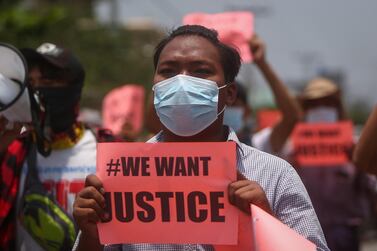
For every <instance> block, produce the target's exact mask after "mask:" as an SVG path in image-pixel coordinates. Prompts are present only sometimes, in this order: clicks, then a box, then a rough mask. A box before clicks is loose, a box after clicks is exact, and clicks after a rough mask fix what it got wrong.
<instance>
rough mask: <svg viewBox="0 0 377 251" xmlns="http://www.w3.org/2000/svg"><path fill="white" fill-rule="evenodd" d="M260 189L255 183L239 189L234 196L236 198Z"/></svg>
mask: <svg viewBox="0 0 377 251" xmlns="http://www.w3.org/2000/svg"><path fill="white" fill-rule="evenodd" d="M258 188H259V187H258V185H256V184H254V183H249V184H247V185H245V186H242V187H240V188H238V189H237V190H236V191H234V194H235V195H236V196H241V194H243V193H245V192H249V191H254V190H258Z"/></svg>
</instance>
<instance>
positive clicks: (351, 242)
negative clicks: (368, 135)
mask: <svg viewBox="0 0 377 251" xmlns="http://www.w3.org/2000/svg"><path fill="white" fill-rule="evenodd" d="M300 100H301V103H302V108H303V110H304V112H305V117H304V118H305V119H304V123H330V124H331V123H338V122H340V121H345V120H346V115H345V112H344V108H343V104H342V99H341V91H340V89H339V87H338V86H337V85H336V84H335V83H333V82H332V81H330V80H328V79H325V78H316V79H313V80H312V81H310V82H309V83H308V85H307V86H306V87H305V89H304V91H303V93H302V95H301V96H300ZM351 151H352V146H350V148H349V150H348V153H351ZM289 152H291V154H292V152H293V149H291V150H290V151H289ZM349 155H350V154H349ZM350 156H351V155H350ZM293 159H295V156H294V153H293ZM294 166H295V167H296V168H297V172H298V174H299V175H300V177H301V179H302V181H303V183H304V185H305V187H306V189H307V190H308V193H309V196H310V198H311V200H312V203H313V206H314V208H315V210H316V213H317V214H318V218H319V221H320V223H321V225H322V228H323V231H324V234H325V237H326V240H327V243H328V246H329V248H330V250H333V251H357V250H359V239H358V227H359V226H360V225H361V223H362V222H363V219H364V218H365V217H366V216H367V215H368V211H369V205H368V203H369V201H368V197H367V195H368V187H367V184H368V183H369V181H368V178H367V176H366V175H364V174H363V173H361V172H359V171H358V170H356V168H355V166H354V165H353V164H352V162H351V160H350V161H349V162H348V163H347V164H344V165H336V166H328V165H326V166H324V165H323V166H322V165H318V166H299V165H298V164H297V163H295V164H294Z"/></svg>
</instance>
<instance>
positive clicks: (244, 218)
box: [215, 211, 256, 251]
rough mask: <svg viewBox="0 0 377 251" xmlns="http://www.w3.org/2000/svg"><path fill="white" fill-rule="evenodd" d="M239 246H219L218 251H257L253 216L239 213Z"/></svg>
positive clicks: (216, 248) (216, 247)
mask: <svg viewBox="0 0 377 251" xmlns="http://www.w3.org/2000/svg"><path fill="white" fill-rule="evenodd" d="M238 213H239V216H238V242H237V245H217V246H215V250H216V251H256V249H255V248H254V246H253V245H254V240H253V230H252V229H253V226H252V220H251V216H250V215H247V214H245V213H244V212H241V211H239V212H238Z"/></svg>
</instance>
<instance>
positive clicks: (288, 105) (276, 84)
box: [250, 35, 302, 153]
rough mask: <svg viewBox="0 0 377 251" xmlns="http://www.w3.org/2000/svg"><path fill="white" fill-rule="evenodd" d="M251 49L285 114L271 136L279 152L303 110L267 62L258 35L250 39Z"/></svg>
mask: <svg viewBox="0 0 377 251" xmlns="http://www.w3.org/2000/svg"><path fill="white" fill-rule="evenodd" d="M250 50H251V52H252V55H253V58H254V62H255V64H256V65H257V66H258V68H259V69H260V71H261V72H262V74H263V76H264V78H265V79H266V80H267V82H268V84H269V86H270V87H271V90H272V93H273V94H274V98H275V102H276V104H277V106H278V108H279V110H280V111H281V112H282V115H283V116H282V120H281V121H280V122H279V123H278V124H276V125H275V127H274V128H273V130H272V133H271V136H270V144H271V150H272V151H273V152H274V153H277V152H279V151H280V150H281V149H282V147H283V146H284V144H285V142H286V140H287V139H288V137H289V135H290V134H291V132H292V130H293V128H294V126H295V125H296V123H297V122H298V121H300V120H301V117H302V110H301V108H300V105H299V103H298V102H297V101H296V99H295V98H294V97H293V96H292V95H291V94H290V93H289V91H288V89H287V87H286V86H285V85H284V84H283V82H282V81H281V80H280V79H279V77H278V76H277V75H276V73H275V71H274V70H273V69H272V67H271V65H270V64H269V63H268V62H267V60H266V57H265V54H266V47H265V44H264V42H263V41H262V40H261V39H260V38H259V37H258V36H257V35H255V36H254V37H253V38H252V39H251V40H250Z"/></svg>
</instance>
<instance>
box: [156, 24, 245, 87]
mask: <svg viewBox="0 0 377 251" xmlns="http://www.w3.org/2000/svg"><path fill="white" fill-rule="evenodd" d="M178 36H199V37H203V38H205V39H207V40H208V41H209V42H211V43H212V44H213V45H214V46H215V47H216V48H217V49H218V50H219V54H220V58H221V59H220V60H221V65H222V67H223V71H224V77H225V82H226V83H232V82H234V79H235V78H236V76H237V74H238V71H239V70H240V66H241V57H240V55H239V53H238V52H237V50H236V49H234V48H233V47H230V46H228V45H226V44H224V43H222V42H221V41H220V40H219V38H218V33H217V31H216V30H212V29H208V28H206V27H204V26H201V25H183V26H180V27H178V28H177V29H175V30H173V31H172V32H171V33H170V34H169V35H168V36H167V37H165V38H164V39H162V40H161V41H160V43H158V45H157V46H156V48H155V52H154V56H153V63H154V68H155V70H156V68H157V64H158V60H159V59H160V54H161V52H162V50H163V49H164V48H165V46H166V45H167V44H168V43H169V42H171V41H172V40H173V39H174V38H176V37H178Z"/></svg>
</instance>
